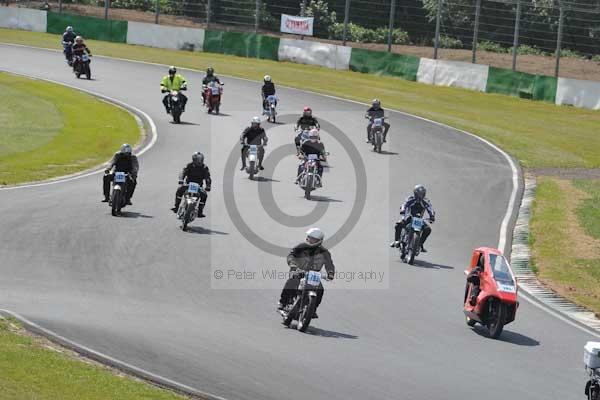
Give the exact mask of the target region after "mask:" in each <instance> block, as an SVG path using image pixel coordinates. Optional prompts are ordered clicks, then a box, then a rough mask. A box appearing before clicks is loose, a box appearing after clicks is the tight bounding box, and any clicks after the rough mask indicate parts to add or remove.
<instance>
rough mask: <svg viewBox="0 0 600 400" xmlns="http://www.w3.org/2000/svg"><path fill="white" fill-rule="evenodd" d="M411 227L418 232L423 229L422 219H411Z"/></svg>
mask: <svg viewBox="0 0 600 400" xmlns="http://www.w3.org/2000/svg"><path fill="white" fill-rule="evenodd" d="M412 227H413V229H415V230H420V229H421V228H422V227H423V219H422V218H415V217H413V219H412Z"/></svg>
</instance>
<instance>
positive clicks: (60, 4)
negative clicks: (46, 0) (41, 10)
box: [58, 0, 62, 14]
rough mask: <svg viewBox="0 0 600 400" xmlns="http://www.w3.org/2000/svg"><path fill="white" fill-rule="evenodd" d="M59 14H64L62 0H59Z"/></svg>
mask: <svg viewBox="0 0 600 400" xmlns="http://www.w3.org/2000/svg"><path fill="white" fill-rule="evenodd" d="M58 13H59V14H62V0H58Z"/></svg>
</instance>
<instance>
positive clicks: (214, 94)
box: [210, 87, 220, 96]
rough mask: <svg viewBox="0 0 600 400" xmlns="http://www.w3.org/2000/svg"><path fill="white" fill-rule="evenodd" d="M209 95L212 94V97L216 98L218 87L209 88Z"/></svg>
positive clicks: (218, 91) (218, 92)
mask: <svg viewBox="0 0 600 400" xmlns="http://www.w3.org/2000/svg"><path fill="white" fill-rule="evenodd" d="M210 91H211V93H212V94H213V96H217V95H219V94H220V90H219V88H218V87H211V88H210Z"/></svg>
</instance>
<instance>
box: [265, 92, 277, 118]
mask: <svg viewBox="0 0 600 400" xmlns="http://www.w3.org/2000/svg"><path fill="white" fill-rule="evenodd" d="M266 101H267V108H266V109H265V114H266V116H267V121H269V122H272V123H275V119H276V117H277V110H276V108H277V97H275V95H270V96H267V99H266Z"/></svg>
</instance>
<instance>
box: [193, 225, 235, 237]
mask: <svg viewBox="0 0 600 400" xmlns="http://www.w3.org/2000/svg"><path fill="white" fill-rule="evenodd" d="M187 232H189V233H197V234H199V235H229V233H227V232H221V231H215V230H212V229H207V228H203V227H201V226H189V225H188V227H187Z"/></svg>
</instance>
